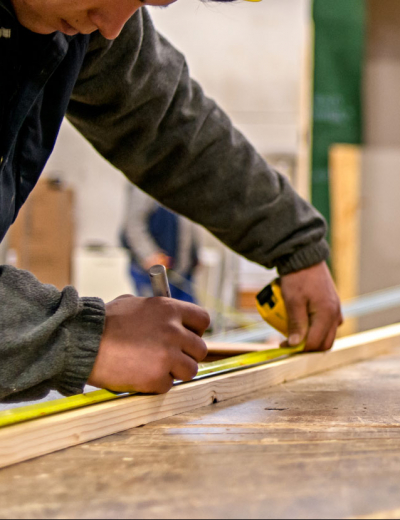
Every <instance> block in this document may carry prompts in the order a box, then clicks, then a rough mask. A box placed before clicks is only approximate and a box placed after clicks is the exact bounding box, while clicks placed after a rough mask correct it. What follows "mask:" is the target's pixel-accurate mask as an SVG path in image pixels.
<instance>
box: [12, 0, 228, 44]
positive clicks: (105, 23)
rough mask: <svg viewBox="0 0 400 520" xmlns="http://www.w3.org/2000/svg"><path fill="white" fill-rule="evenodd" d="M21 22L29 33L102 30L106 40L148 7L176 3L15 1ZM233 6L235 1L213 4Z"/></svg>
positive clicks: (145, 0) (152, 0)
mask: <svg viewBox="0 0 400 520" xmlns="http://www.w3.org/2000/svg"><path fill="white" fill-rule="evenodd" d="M11 1H12V4H13V6H14V9H15V11H16V13H17V17H18V20H19V21H20V23H21V24H22V25H23V26H24V27H26V28H27V29H29V30H31V31H33V32H36V33H39V34H50V33H53V32H55V31H60V32H63V33H64V34H67V35H69V36H73V35H75V34H78V33H82V34H90V33H92V32H94V31H97V30H99V31H100V32H101V33H102V35H103V36H104V37H105V38H108V39H110V40H112V39H114V38H116V37H117V36H118V35H119V33H120V32H121V30H122V28H123V26H124V25H125V23H126V22H127V21H128V20H129V18H131V16H132V15H133V14H134V13H135V12H136V11H137V10H138V9H140V8H141V7H143V6H145V5H155V6H168V5H170V4H172V3H173V2H175V1H176V0H11ZM213 1H219V2H232V1H234V0H213Z"/></svg>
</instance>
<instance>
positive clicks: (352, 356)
mask: <svg viewBox="0 0 400 520" xmlns="http://www.w3.org/2000/svg"><path fill="white" fill-rule="evenodd" d="M399 343H400V324H399V325H393V326H390V327H385V328H383V329H378V330H376V331H371V332H368V333H362V334H357V335H354V336H350V337H348V338H343V339H341V340H339V341H337V343H336V346H335V349H334V350H333V351H331V352H324V353H316V354H303V355H299V356H295V357H292V358H289V359H286V360H283V361H278V362H274V363H273V364H270V365H263V366H259V367H256V368H252V369H247V370H244V371H241V372H236V373H232V374H227V375H222V376H218V377H214V378H210V379H205V380H202V381H198V382H194V383H190V384H186V385H180V386H176V387H174V388H173V389H172V390H171V392H169V393H168V394H166V395H161V396H132V397H128V398H126V399H121V400H118V401H113V402H109V403H104V404H101V405H96V406H92V407H88V408H85V409H81V410H77V411H74V412H68V413H64V414H60V415H56V416H52V417H48V418H43V419H38V420H35V421H31V422H28V423H24V424H19V425H16V426H10V427H6V428H3V429H2V430H0V467H6V466H9V465H11V464H15V463H17V462H22V461H24V460H28V459H31V458H34V457H38V456H41V455H44V454H47V453H51V452H54V451H57V450H61V449H64V448H67V447H70V446H75V445H77V444H81V443H85V442H88V441H91V440H94V439H98V438H101V437H105V436H107V435H111V434H113V433H117V432H121V431H125V430H128V429H130V428H134V427H137V426H141V425H144V424H148V423H150V422H152V421H156V420H159V419H163V418H166V417H171V416H173V415H177V414H180V413H183V412H188V411H190V410H194V409H196V408H200V407H204V406H208V405H210V404H212V403H215V402H218V401H225V400H227V399H232V398H234V397H238V396H242V395H245V394H248V393H251V392H254V391H256V390H260V389H263V388H267V387H271V386H274V385H278V384H281V383H283V382H287V381H293V380H295V379H299V378H302V377H306V376H309V375H311V374H316V373H319V372H323V371H326V370H331V369H333V368H336V367H339V366H342V365H346V364H349V363H353V362H356V361H360V360H364V359H368V358H371V357H375V356H378V355H381V354H384V353H387V352H389V351H390V350H391V349H392V347H394V346H396V345H399Z"/></svg>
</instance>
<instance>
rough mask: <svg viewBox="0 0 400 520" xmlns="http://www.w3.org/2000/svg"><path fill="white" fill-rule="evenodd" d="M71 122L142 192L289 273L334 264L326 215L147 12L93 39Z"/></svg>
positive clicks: (250, 256) (241, 251)
mask: <svg viewBox="0 0 400 520" xmlns="http://www.w3.org/2000/svg"><path fill="white" fill-rule="evenodd" d="M68 117H69V119H70V120H71V122H72V123H73V124H74V125H75V126H76V127H77V128H78V130H79V131H80V132H81V133H82V134H83V135H84V136H85V137H86V138H87V139H88V140H89V141H90V142H91V143H92V144H93V146H94V147H95V148H96V149H97V150H98V151H99V152H100V153H101V154H102V155H103V156H104V157H105V158H106V159H107V160H108V161H110V162H111V163H112V164H113V165H114V166H116V167H117V168H118V169H120V170H121V171H122V172H124V173H125V175H126V176H127V177H128V178H129V179H130V180H131V181H132V182H133V183H134V184H136V185H137V186H139V187H140V188H141V189H142V190H144V191H145V192H147V193H149V194H150V195H151V196H153V197H154V198H155V199H157V200H159V201H160V202H161V203H162V204H164V205H165V206H167V207H169V208H170V209H172V210H173V211H175V212H177V213H180V214H182V215H184V216H186V217H188V218H189V219H191V220H193V221H194V222H197V223H199V224H201V225H202V226H204V227H205V228H207V229H208V230H209V231H211V232H212V233H213V234H214V235H215V236H216V237H217V238H219V239H220V240H221V241H222V242H224V243H225V244H226V245H227V246H228V247H230V248H232V249H233V250H234V251H236V252H237V253H239V254H241V255H243V256H244V257H247V258H248V259H249V260H252V261H254V262H257V263H259V264H261V265H263V266H266V267H268V268H272V267H277V268H278V269H279V271H280V274H282V275H283V274H287V273H290V272H292V271H297V270H301V269H303V268H306V267H310V266H311V265H314V264H317V263H319V262H321V261H323V260H325V259H326V258H327V257H328V256H329V249H328V245H327V243H326V241H325V235H326V223H325V221H324V220H323V218H322V216H321V215H320V214H319V213H318V212H317V211H316V210H315V209H314V208H312V207H311V206H310V205H309V204H308V203H307V202H306V201H304V200H303V199H301V198H300V197H299V196H298V195H297V194H296V193H295V192H294V190H293V189H292V187H291V186H290V184H289V182H288V181H287V180H286V178H285V177H283V176H282V175H280V174H279V173H277V172H276V171H274V170H273V169H271V168H270V167H269V166H268V164H266V162H265V161H264V160H263V158H262V157H261V156H260V155H259V154H258V153H257V152H256V151H255V149H254V148H253V147H252V145H251V144H250V143H249V142H248V141H247V140H246V139H245V137H244V136H243V135H242V134H241V133H240V132H238V131H237V130H236V129H235V128H234V127H233V126H232V124H231V122H230V120H229V118H228V117H227V115H226V114H225V113H224V112H223V111H222V110H221V109H220V108H219V107H218V106H217V105H216V104H215V103H214V102H213V101H211V100H210V99H208V98H207V97H206V96H205V95H204V93H203V91H202V89H201V88H200V86H199V85H198V84H197V83H196V82H195V81H193V80H192V79H190V77H189V73H188V68H187V65H186V62H185V59H184V57H183V56H182V55H181V54H180V53H179V52H178V51H177V50H176V49H174V47H172V46H171V45H170V44H169V43H168V42H167V41H166V40H165V39H164V38H163V37H162V36H161V35H159V34H158V33H157V32H156V31H155V29H154V27H153V25H152V22H151V20H150V17H149V15H148V13H147V11H146V9H143V8H142V9H140V10H139V11H138V12H137V13H136V14H135V15H134V16H133V17H132V19H131V20H130V21H129V22H128V23H127V25H126V26H125V28H124V30H123V32H122V33H121V35H120V36H119V37H118V38H117V39H116V40H114V41H113V42H109V41H106V40H105V39H104V38H102V37H101V35H99V34H96V35H94V36H93V37H92V42H91V47H90V50H89V52H88V54H87V57H86V61H85V64H84V66H83V69H82V71H81V75H80V78H79V80H78V82H77V84H76V88H75V91H74V93H73V97H72V100H71V103H70V106H69V111H68Z"/></svg>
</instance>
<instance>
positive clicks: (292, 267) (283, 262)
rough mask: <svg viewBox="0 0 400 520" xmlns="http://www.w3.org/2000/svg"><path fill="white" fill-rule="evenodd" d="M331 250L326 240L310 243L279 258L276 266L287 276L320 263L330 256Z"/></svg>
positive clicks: (282, 274) (281, 274)
mask: <svg viewBox="0 0 400 520" xmlns="http://www.w3.org/2000/svg"><path fill="white" fill-rule="evenodd" d="M329 255H330V251H329V246H328V243H327V242H326V240H322V241H321V242H318V243H314V244H311V245H308V246H306V247H304V248H302V249H299V250H298V251H296V252H295V253H293V254H292V255H287V256H285V257H282V258H280V259H279V260H278V262H277V264H276V267H277V269H278V272H279V274H280V276H285V275H287V274H290V273H294V272H296V271H301V270H302V269H307V268H308V267H312V266H313V265H317V264H320V263H321V262H324V261H325V260H327V259H328V258H329Z"/></svg>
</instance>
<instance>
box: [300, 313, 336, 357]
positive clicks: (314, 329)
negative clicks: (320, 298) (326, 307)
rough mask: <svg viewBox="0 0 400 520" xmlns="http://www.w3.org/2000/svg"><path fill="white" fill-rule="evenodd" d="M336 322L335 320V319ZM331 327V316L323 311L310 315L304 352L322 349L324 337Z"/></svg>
mask: <svg viewBox="0 0 400 520" xmlns="http://www.w3.org/2000/svg"><path fill="white" fill-rule="evenodd" d="M335 322H336V320H335ZM331 328H332V317H331V316H330V315H327V314H326V313H324V312H318V313H315V314H314V315H312V316H311V325H310V329H309V331H308V336H307V342H306V348H305V349H304V350H305V352H315V351H317V350H322V348H323V345H324V344H325V339H326V338H327V337H328V334H329V331H330V330H331Z"/></svg>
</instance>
